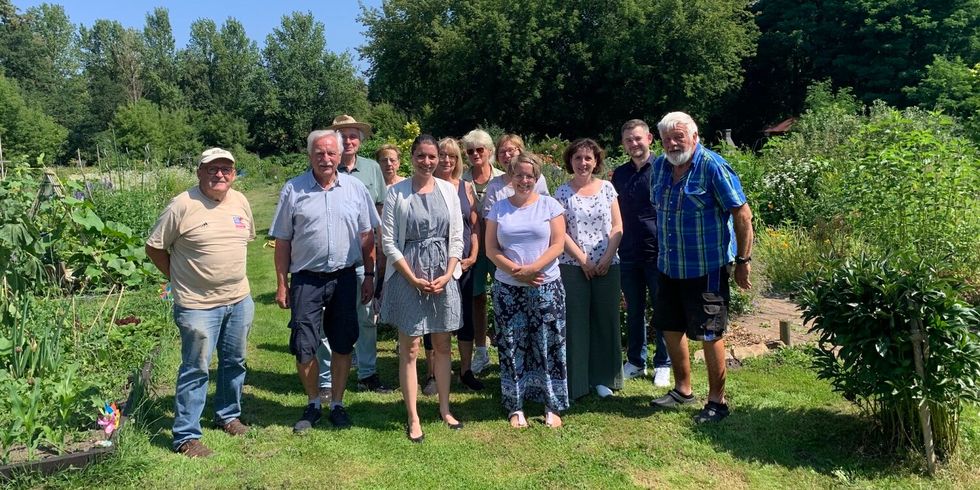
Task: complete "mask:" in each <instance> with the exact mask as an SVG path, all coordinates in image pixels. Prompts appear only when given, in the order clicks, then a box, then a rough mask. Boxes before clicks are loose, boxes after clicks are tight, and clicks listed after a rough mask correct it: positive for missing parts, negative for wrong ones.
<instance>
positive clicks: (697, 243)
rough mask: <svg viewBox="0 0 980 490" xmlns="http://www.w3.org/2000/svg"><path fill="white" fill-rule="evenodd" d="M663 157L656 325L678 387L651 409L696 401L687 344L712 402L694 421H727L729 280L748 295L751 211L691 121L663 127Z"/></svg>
mask: <svg viewBox="0 0 980 490" xmlns="http://www.w3.org/2000/svg"><path fill="white" fill-rule="evenodd" d="M657 130H658V131H659V132H660V138H661V140H663V148H664V154H663V155H661V156H660V157H658V158H657V159H656V160H655V161H654V162H653V177H652V179H651V181H650V200H651V201H652V202H653V205H654V206H655V207H656V208H657V227H658V238H659V252H660V254H659V258H658V262H657V268H658V269H659V270H660V274H661V275H660V288H659V291H658V293H657V299H656V302H655V307H654V310H653V312H654V313H653V326H654V327H655V328H656V329H657V330H663V331H664V336H665V338H666V341H667V350H668V352H669V353H670V359H671V362H672V365H673V368H674V388H673V389H672V390H670V391H669V392H667V394H666V395H664V396H662V397H660V398H657V399H654V400H653V401H652V402H651V405H653V406H655V407H662V408H673V407H678V406H681V405H686V404H691V403H695V402H696V398H695V397H694V393H693V391H692V388H691V362H690V358H689V354H688V349H687V339H686V338H685V336H686V337H687V338H690V339H692V340H700V341H702V342H703V345H704V360H705V364H706V365H707V368H708V403H707V404H706V405H705V406H704V409H703V410H701V412H700V413H698V414H697V415H696V416H695V417H694V420H695V422H698V423H701V422H716V421H719V420H721V419H723V418H725V417H727V416H728V413H729V410H728V404H727V403H726V401H725V342H724V340H723V339H722V337H723V336H724V333H725V328H726V327H727V325H728V305H729V301H730V291H729V286H728V278H729V274H730V273H732V272H733V273H734V277H735V283H736V284H738V286H739V287H741V288H743V289H748V288H750V287H752V284H751V283H750V282H749V270H750V266H749V262H750V261H751V260H752V258H751V252H752V211H751V209H749V205H748V203H747V201H746V198H745V193H744V192H743V191H742V184H741V183H740V182H739V180H738V176H736V175H735V172H734V171H733V170H732V167H731V166H730V165H729V164H728V162H726V161H725V159H724V158H722V157H721V156H720V155H718V154H717V153H714V152H713V151H711V150H709V149H707V148H705V147H703V146H701V143H700V140H699V137H698V127H697V124H695V122H694V120H693V119H691V116H689V115H687V114H685V113H683V112H671V113H669V114H667V115H666V116H664V118H663V119H661V120H660V122H659V123H657Z"/></svg>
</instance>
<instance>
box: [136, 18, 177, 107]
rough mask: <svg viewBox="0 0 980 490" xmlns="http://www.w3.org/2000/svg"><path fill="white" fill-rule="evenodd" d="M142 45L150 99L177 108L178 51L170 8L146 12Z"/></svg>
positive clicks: (147, 90)
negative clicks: (171, 26)
mask: <svg viewBox="0 0 980 490" xmlns="http://www.w3.org/2000/svg"><path fill="white" fill-rule="evenodd" d="M142 45H143V50H144V61H143V62H144V65H145V74H144V78H145V83H144V86H145V90H146V96H147V98H148V99H150V100H152V101H154V102H156V103H157V104H160V105H163V106H166V107H171V108H175V107H178V106H179V105H180V91H179V90H178V88H177V51H176V47H175V46H174V35H173V30H172V29H171V28H170V14H169V13H168V12H167V9H165V8H163V7H157V8H156V9H154V10H153V13H151V14H147V15H146V26H145V27H143V35H142Z"/></svg>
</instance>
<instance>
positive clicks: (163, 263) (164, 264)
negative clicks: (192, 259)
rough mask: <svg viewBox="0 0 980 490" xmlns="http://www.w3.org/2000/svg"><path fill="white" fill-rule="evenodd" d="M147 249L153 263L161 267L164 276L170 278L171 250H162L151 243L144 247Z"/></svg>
mask: <svg viewBox="0 0 980 490" xmlns="http://www.w3.org/2000/svg"><path fill="white" fill-rule="evenodd" d="M143 249H144V250H146V256H147V257H149V258H150V261H151V262H153V265H155V266H156V267H157V269H160V272H162V273H163V275H164V277H166V278H167V280H168V281H169V280H170V252H168V251H166V250H161V249H159V248H154V247H151V246H149V245H147V246H145V247H143Z"/></svg>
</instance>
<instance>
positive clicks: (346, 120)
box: [317, 114, 391, 393]
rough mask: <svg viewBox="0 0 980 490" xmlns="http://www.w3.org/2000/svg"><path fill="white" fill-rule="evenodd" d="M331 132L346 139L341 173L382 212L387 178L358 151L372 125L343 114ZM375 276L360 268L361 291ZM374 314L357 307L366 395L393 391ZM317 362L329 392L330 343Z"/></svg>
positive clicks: (357, 350) (360, 373) (359, 364)
mask: <svg viewBox="0 0 980 490" xmlns="http://www.w3.org/2000/svg"><path fill="white" fill-rule="evenodd" d="M327 129H328V130H334V131H337V132H338V133H340V135H341V137H342V138H343V143H344V148H343V153H342V154H341V156H340V165H339V166H338V167H337V170H338V171H339V172H342V173H346V174H348V175H350V176H352V177H355V178H357V179H358V180H360V181H361V183H363V184H364V186H365V187H367V189H368V194H370V195H371V199H372V200H373V201H374V205H375V206H376V207H377V208H378V212H380V211H381V205H382V204H383V203H384V200H385V193H386V192H387V191H388V188H387V187H386V186H385V180H384V175H383V174H382V173H381V166H380V165H378V162H376V161H374V160H372V159H370V158H366V157H362V156H360V155H358V154H357V152H358V150H360V149H361V141H363V140H364V139H366V138H370V137H371V125H370V124H367V123H363V122H358V121H357V120H355V119H354V118H353V117H351V116H349V115H347V114H341V115H339V116H337V117H336V118H334V120H333V124H332V125H331V126H329V127H328V128H327ZM376 233H377V232H376ZM379 239H380V237H379V236H376V237H375V240H376V241H378V240H379ZM374 273H375V271H373V270H369V271H365V270H364V267H363V266H361V267H358V268H357V287H358V288H360V287H361V284H363V282H364V276H365V275H366V276H369V277H373V276H374ZM370 310H371V306H370V304H367V305H364V304H358V305H357V321H358V324H359V325H360V332H359V335H358V337H357V344H355V345H354V355H355V357H356V358H357V379H358V380H357V388H358V389H360V390H365V391H374V392H378V393H389V392H391V389H390V388H388V387H387V386H385V385H384V384H382V383H381V379H380V378H379V377H378V373H377V363H378V330H377V326H376V325H375V323H374V319H373V318H371V312H370ZM317 359H318V360H319V362H320V373H321V374H320V388H321V389H325V388H328V387H329V386H330V378H329V373H330V346H329V345H327V343H326V340H324V343H323V346H322V347H321V348H320V349H319V350H318V351H317ZM324 373H327V374H324Z"/></svg>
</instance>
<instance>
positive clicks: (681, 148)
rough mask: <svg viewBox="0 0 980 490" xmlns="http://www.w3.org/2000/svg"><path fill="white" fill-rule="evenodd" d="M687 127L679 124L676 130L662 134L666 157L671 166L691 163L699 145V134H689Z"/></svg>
mask: <svg viewBox="0 0 980 490" xmlns="http://www.w3.org/2000/svg"><path fill="white" fill-rule="evenodd" d="M688 133H689V132H688V130H687V126H685V125H683V124H678V125H677V126H676V127H674V129H671V130H670V131H666V132H663V133H660V138H661V139H662V140H663V147H664V155H666V157H667V161H668V162H670V163H671V165H673V166H675V167H678V166H681V165H684V164H685V163H688V162H690V161H691V157H692V156H694V148H695V147H697V144H698V135H697V133H691V134H688Z"/></svg>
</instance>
